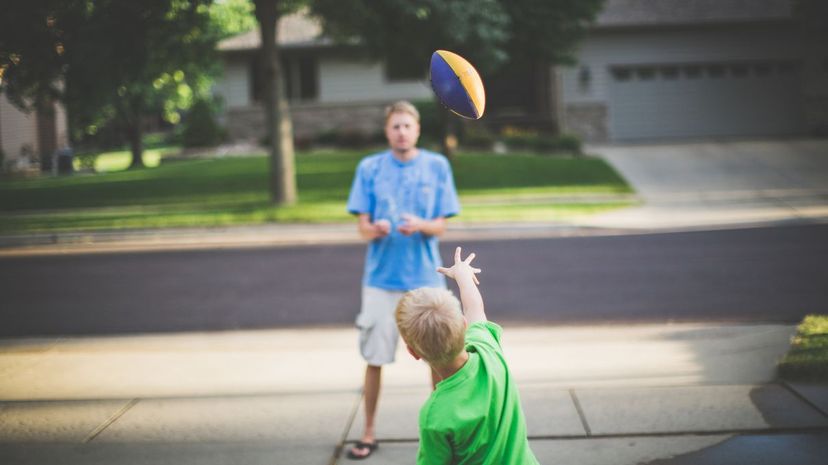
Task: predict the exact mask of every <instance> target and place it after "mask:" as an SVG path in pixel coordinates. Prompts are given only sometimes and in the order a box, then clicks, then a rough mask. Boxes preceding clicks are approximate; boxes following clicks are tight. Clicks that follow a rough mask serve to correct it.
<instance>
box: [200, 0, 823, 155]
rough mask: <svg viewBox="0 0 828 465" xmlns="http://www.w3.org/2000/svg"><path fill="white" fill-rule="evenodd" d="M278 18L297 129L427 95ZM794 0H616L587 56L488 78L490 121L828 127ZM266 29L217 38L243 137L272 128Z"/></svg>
mask: <svg viewBox="0 0 828 465" xmlns="http://www.w3.org/2000/svg"><path fill="white" fill-rule="evenodd" d="M320 33H321V28H320V26H319V24H318V23H317V22H315V21H314V20H313V19H312V18H308V17H306V16H303V15H291V16H287V17H284V18H282V20H281V23H280V25H279V37H278V39H277V40H278V42H279V44H280V46H281V50H282V56H281V59H282V64H283V68H284V70H283V71H284V76H285V80H286V94H287V96H288V98H289V100H290V104H291V115H292V117H293V123H294V131H295V133H296V135H297V136H298V137H303V136H305V135H312V134H319V133H321V132H325V131H331V130H340V131H342V130H345V131H362V132H366V133H373V132H378V131H380V130H381V121H382V109H383V107H384V106H385V105H386V104H388V102H390V101H392V100H397V99H409V100H418V99H430V98H432V94H431V90H430V88H429V85H428V81H427V79H426V77H425V76H395V75H394V74H393V73H392V72H389V70H388V69H386V67H384V66H383V65H382V64H381V63H376V62H373V61H371V60H369V59H367V58H365V57H364V55H363V54H361V53H360V51H359V48H358V47H354V46H342V45H336V44H333V43H332V42H331V41H329V40H327V39H325V38H324V37H321V36H320ZM825 43H826V42H825V40H821V39H820V38H818V37H812V36H810V35H809V33H808V32H807V31H806V30H804V29H803V28H802V27H801V25H800V23H799V22H798V21H797V19H796V17H795V14H794V0H751V1H744V0H608V1H607V2H606V4H605V7H604V9H603V11H602V12H601V13H600V14H599V16H598V17H597V19H596V22H595V24H594V25H593V27H592V28H591V30H590V31H589V33H588V35H587V36H586V38H585V39H584V40H583V41H582V42H581V44H580V46H579V47H578V50H577V55H576V58H577V65H575V66H572V67H544V68H541V69H534V70H531V71H527V72H521V73H512V74H511V75H507V74H505V73H501V74H500V75H498V76H495V77H491V76H490V77H491V78H492V79H491V80H489V79H487V77H486V76H484V82H486V86H487V91H488V94H489V98H488V103H487V114H486V117H485V121H486V123H488V124H490V125H492V126H494V127H497V126H499V125H503V124H523V125H531V126H535V127H539V128H546V127H560V128H562V129H563V130H565V131H568V132H572V133H575V134H578V135H580V136H581V137H583V138H584V139H585V140H588V141H595V142H622V141H641V140H665V139H666V140H676V139H693V138H714V137H715V138H718V137H755V136H772V137H778V136H796V135H804V134H825V133H828V52H826V47H825V46H824V44H825ZM258 46H259V34H258V31H251V32H249V33H246V34H243V35H240V36H237V37H233V38H230V39H227V40H225V41H223V42H221V43H220V45H219V50H220V51H221V54H222V57H223V62H224V77H223V78H222V79H221V80H220V81H219V83H218V85H217V88H216V93H217V94H219V95H220V96H221V97H222V98H223V100H224V103H225V113H224V115H223V118H224V123H225V124H226V126H227V128H228V133H229V134H230V135H231V137H233V138H235V139H249V140H255V139H258V138H261V137H262V135H263V121H264V115H263V111H262V109H261V106H260V104H259V103H258V102H259V96H258V91H257V82H258V80H257V77H256V76H257V73H256V64H255V63H256V51H257V48H258Z"/></svg>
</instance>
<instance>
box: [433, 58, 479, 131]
mask: <svg viewBox="0 0 828 465" xmlns="http://www.w3.org/2000/svg"><path fill="white" fill-rule="evenodd" d="M431 88H432V89H434V93H435V94H437V98H439V99H440V102H442V104H443V105H445V106H446V108H448V109H449V110H451V111H452V112H454V113H456V114H457V115H460V116H462V117H463V118H469V119H480V117H481V116H483V111H484V110H485V109H486V91H485V89H484V88H483V81H482V80H481V79H480V74H478V73H477V70H476V69H474V66H472V65H471V63H469V62H468V61H466V59H465V58H463V57H461V56H460V55H458V54H456V53H452V52H449V51H446V50H437V51H436V52H434V54H432V55H431Z"/></svg>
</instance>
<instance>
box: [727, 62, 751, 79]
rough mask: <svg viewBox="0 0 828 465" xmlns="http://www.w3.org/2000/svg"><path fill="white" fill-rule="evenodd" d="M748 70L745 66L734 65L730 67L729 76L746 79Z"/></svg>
mask: <svg viewBox="0 0 828 465" xmlns="http://www.w3.org/2000/svg"><path fill="white" fill-rule="evenodd" d="M749 71H750V68H749V67H748V65H746V64H736V65H731V66H730V75H731V76H734V77H739V78H742V77H747V75H748V72H749Z"/></svg>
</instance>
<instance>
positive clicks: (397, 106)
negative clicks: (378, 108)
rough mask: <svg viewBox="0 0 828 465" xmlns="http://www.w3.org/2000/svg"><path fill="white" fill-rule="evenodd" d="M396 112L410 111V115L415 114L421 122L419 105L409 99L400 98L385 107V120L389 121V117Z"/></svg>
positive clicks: (416, 118) (415, 117)
mask: <svg viewBox="0 0 828 465" xmlns="http://www.w3.org/2000/svg"><path fill="white" fill-rule="evenodd" d="M394 113H408V114H409V115H411V116H413V117H414V119H415V120H417V122H418V123H419V122H420V112H419V111H417V107H415V106H414V105H412V104H411V102H409V101H407V100H400V101H399V102H394V103H392V104H391V105H388V106H387V107H386V108H385V122H386V123H387V122H388V118H390V117H391V115H393V114H394Z"/></svg>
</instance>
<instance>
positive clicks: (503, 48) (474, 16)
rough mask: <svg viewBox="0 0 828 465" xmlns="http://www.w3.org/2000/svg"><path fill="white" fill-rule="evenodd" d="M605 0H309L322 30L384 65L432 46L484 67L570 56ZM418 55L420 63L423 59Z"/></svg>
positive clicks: (405, 59) (411, 57)
mask: <svg viewBox="0 0 828 465" xmlns="http://www.w3.org/2000/svg"><path fill="white" fill-rule="evenodd" d="M603 3H604V0H417V1H410V0H315V1H314V2H312V7H311V8H312V12H313V13H314V14H316V15H317V16H319V17H320V18H321V20H322V24H323V28H324V31H325V33H326V34H327V35H328V36H330V37H332V38H333V39H335V40H337V41H339V42H341V43H351V44H354V43H358V44H360V45H362V46H364V47H365V48H366V49H367V50H368V51H369V52H370V53H371V54H372V55H373V56H374V57H376V58H382V59H383V60H385V61H386V63H388V64H389V66H395V65H396V66H399V65H400V64H401V63H402V64H403V66H404V63H406V62H412V61H415V62H420V63H421V66H423V69H425V67H426V66H427V63H428V58H429V57H430V56H431V53H432V52H433V51H434V50H437V49H447V50H452V51H455V52H457V53H460V54H461V55H463V56H464V57H466V58H468V59H469V60H470V61H471V62H473V63H474V64H475V66H476V67H477V68H478V69H480V70H481V71H483V72H486V71H492V70H494V69H497V68H498V67H500V66H502V65H503V64H505V63H507V62H514V61H519V60H525V61H531V60H543V61H545V62H547V63H553V64H555V63H568V62H571V61H572V57H573V47H574V45H575V44H576V43H577V41H578V40H579V39H580V38H581V37H582V36H583V34H584V33H585V32H586V30H587V28H588V27H589V25H590V23H591V22H592V21H593V19H594V18H595V15H596V14H597V13H598V12H599V11H600V9H601V7H602V5H603ZM423 63H424V64H423Z"/></svg>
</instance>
